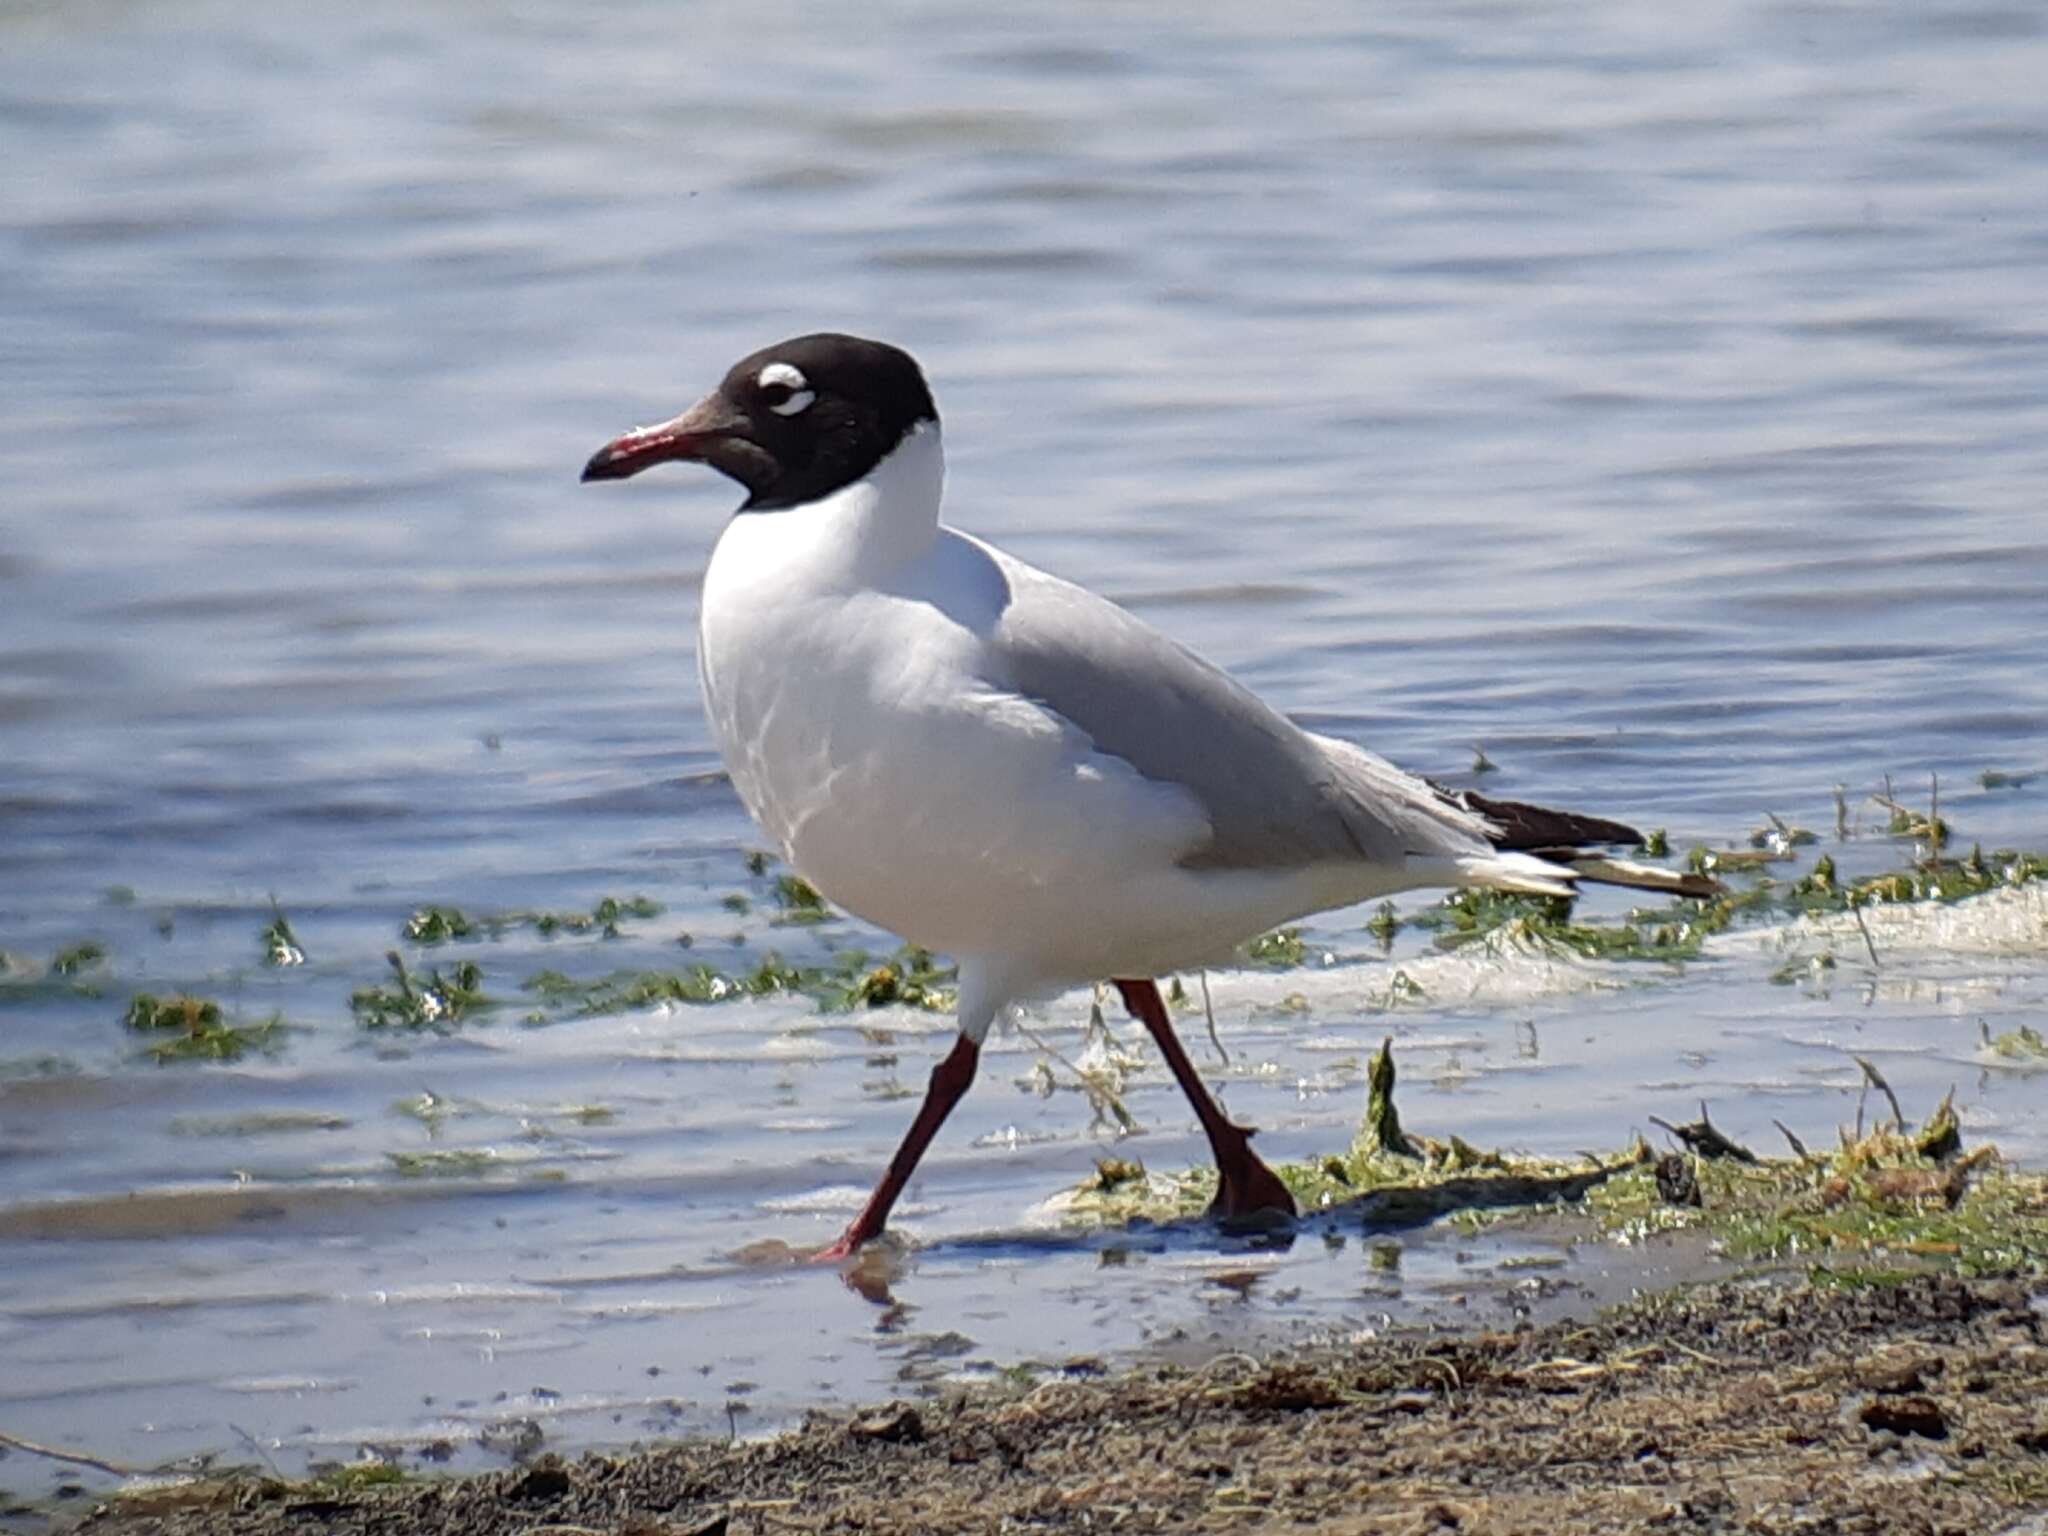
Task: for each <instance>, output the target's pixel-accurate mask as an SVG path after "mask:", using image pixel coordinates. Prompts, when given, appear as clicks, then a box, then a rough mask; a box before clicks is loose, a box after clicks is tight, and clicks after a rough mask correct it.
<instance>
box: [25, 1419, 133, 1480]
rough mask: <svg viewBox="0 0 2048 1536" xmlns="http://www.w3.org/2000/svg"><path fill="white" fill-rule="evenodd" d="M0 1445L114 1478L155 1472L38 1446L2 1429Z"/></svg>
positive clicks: (95, 1457) (82, 1453) (55, 1448)
mask: <svg viewBox="0 0 2048 1536" xmlns="http://www.w3.org/2000/svg"><path fill="white" fill-rule="evenodd" d="M0 1445H4V1446H6V1447H7V1448H8V1449H9V1450H11V1451H26V1452H28V1454H29V1455H31V1456H47V1457H49V1459H50V1460H52V1461H68V1462H70V1463H71V1464H72V1465H73V1466H78V1467H91V1468H92V1469H93V1470H94V1471H96V1472H108V1473H111V1474H113V1475H114V1476H115V1477H144V1476H147V1475H148V1474H149V1473H150V1472H152V1471H154V1470H155V1469H154V1468H152V1467H128V1466H123V1465H122V1464H121V1463H120V1462H118V1461H108V1460H106V1459H105V1458H103V1457H99V1456H89V1455H87V1454H86V1453H85V1452H84V1451H67V1450H64V1449H62V1448H60V1447H58V1446H54V1445H40V1444H38V1443H37V1442H36V1441H34V1440H24V1439H23V1438H22V1437H21V1436H20V1435H10V1434H8V1433H7V1431H5V1430H4V1429H0Z"/></svg>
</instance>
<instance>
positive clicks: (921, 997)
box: [521, 944, 956, 1023]
mask: <svg viewBox="0 0 2048 1536" xmlns="http://www.w3.org/2000/svg"><path fill="white" fill-rule="evenodd" d="M870 958H871V957H870V956H869V955H868V953H867V952H866V951H865V950H857V949H855V950H846V951H843V952H841V953H840V954H838V955H835V956H834V957H833V958H832V960H831V962H830V963H829V964H825V965H798V964H792V963H790V962H789V961H786V960H785V959H783V957H782V956H781V955H780V954H778V953H776V952H775V951H773V950H771V951H769V952H768V953H766V954H764V955H763V956H762V957H761V959H760V960H759V961H757V962H756V963H755V964H754V966H753V967H752V968H751V969H748V970H744V971H723V970H720V969H718V968H717V967H715V966H711V965H707V964H704V963H702V962H699V963H697V964H694V965H689V966H685V967H683V968H682V969H680V970H637V971H636V970H621V971H613V972H611V973H610V974H608V975H604V976H598V977H594V978H589V979H577V978H575V977H571V976H568V975H565V974H564V973H563V972H561V971H555V970H546V971H540V972H536V973H535V974H534V975H532V976H529V977H528V978H527V979H526V980H525V981H524V982H523V983H521V989H522V990H523V991H526V992H528V993H530V994H532V995H533V997H534V998H535V1000H536V1002H537V1003H538V1004H539V1005H540V1007H539V1009H538V1011H537V1012H536V1013H534V1014H530V1015H528V1020H529V1022H532V1023H549V1022H552V1021H554V1020H556V1019H562V1018H587V1017H593V1016H596V1015H600V1014H611V1013H621V1012H625V1011H628V1010H630V1009H636V1008H649V1007H654V1006H657V1005H660V1004H665V1003H683V1004H690V1005H692V1006H696V1005H703V1004H711V1003H728V1002H737V1001H741V1000H744V999H747V998H761V997H776V996H799V997H807V998H810V999H811V1000H812V1001H813V1002H815V1003H816V1004H817V1005H818V1007H819V1008H820V1009H821V1010H822V1011H824V1012H827V1013H850V1012H858V1011H859V1010H861V1009H865V1008H881V1007H887V1006H892V1005H895V1006H903V1007H910V1008H924V1009H930V1010H933V1011H938V1010H943V1009H949V1008H951V1007H952V1006H953V1001H954V993H953V989H952V985H951V984H952V983H953V981H954V980H955V976H956V972H955V969H954V967H952V966H950V965H946V964H943V963H942V962H940V960H939V959H938V958H937V957H936V956H934V955H933V954H932V953H931V951H929V950H926V949H920V948H919V947H917V946H916V945H914V944H906V945H904V946H903V947H902V948H900V949H898V950H897V951H896V952H895V953H894V954H893V955H891V956H889V957H888V958H887V959H885V960H883V961H882V962H881V963H880V964H877V965H870V964H869V960H870Z"/></svg>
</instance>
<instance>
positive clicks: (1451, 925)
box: [1407, 888, 1716, 964]
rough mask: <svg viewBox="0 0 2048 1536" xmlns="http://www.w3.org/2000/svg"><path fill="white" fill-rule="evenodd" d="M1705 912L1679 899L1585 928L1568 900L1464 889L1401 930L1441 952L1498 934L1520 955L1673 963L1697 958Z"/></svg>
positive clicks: (1706, 929)
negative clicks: (1431, 941) (1429, 937)
mask: <svg viewBox="0 0 2048 1536" xmlns="http://www.w3.org/2000/svg"><path fill="white" fill-rule="evenodd" d="M1710 905H1711V904H1710V903H1708V902H1703V901H1699V900H1692V899H1681V900H1680V901H1678V902H1676V903H1674V904H1673V905H1672V906H1670V907H1667V908H1659V909H1655V910H1641V911H1636V912H1631V913H1629V914H1627V915H1626V916H1624V917H1622V918H1620V919H1617V920H1615V921H1612V922H1587V921H1579V920H1577V919H1575V917H1574V915H1573V913H1574V903H1573V902H1572V900H1571V898H1569V897H1564V896H1531V895H1523V894H1521V893H1519V892H1516V891H1495V890H1485V889H1479V888H1469V889H1465V890H1459V891H1453V892H1452V893H1451V894H1450V895H1448V896H1446V897H1444V898H1443V899H1442V900H1441V901H1439V902H1437V903H1436V904H1435V905H1434V906H1431V907H1428V908H1426V909H1424V910H1423V911H1421V912H1419V913H1417V914H1416V915H1415V916H1414V917H1412V918H1409V919H1408V920H1407V926H1409V927H1411V928H1416V929H1420V930H1422V931H1424V932H1429V933H1434V934H1435V935H1436V939H1435V942H1436V946H1437V948H1439V949H1445V950H1456V949H1461V948H1463V947H1464V946H1466V945H1468V944H1471V943H1473V942H1475V941H1477V940H1480V939H1484V938H1488V937H1489V936H1492V935H1495V934H1500V935H1502V936H1503V937H1505V938H1506V939H1507V940H1508V941H1509V942H1511V943H1513V944H1515V945H1516V946H1518V947H1520V948H1524V949H1530V950H1538V951H1549V952H1551V953H1562V954H1570V955H1574V956H1577V957H1578V958H1580V959H1585V960H1613V961H1625V960H1647V961H1657V962H1661V963H1664V964H1677V963H1680V962H1683V961H1686V960H1695V959H1698V958H1699V955H1700V949H1701V945H1702V944H1703V942H1704V941H1705V939H1706V936H1707V935H1708V934H1709V933H1711V932H1714V931H1715V928H1716V924H1715V922H1714V921H1713V920H1712V919H1711V918H1710V917H1709V916H1708V915H1707V914H1708V909H1709V907H1710Z"/></svg>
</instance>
